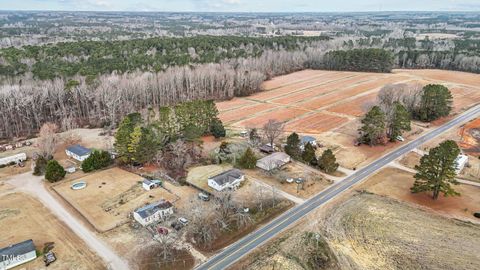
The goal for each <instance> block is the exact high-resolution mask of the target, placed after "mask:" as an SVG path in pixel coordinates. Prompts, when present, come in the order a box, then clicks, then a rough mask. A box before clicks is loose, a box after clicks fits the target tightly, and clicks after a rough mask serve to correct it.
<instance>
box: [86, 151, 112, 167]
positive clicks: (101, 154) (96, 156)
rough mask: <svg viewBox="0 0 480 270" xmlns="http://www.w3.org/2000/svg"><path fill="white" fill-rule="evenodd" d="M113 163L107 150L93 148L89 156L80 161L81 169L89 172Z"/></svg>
mask: <svg viewBox="0 0 480 270" xmlns="http://www.w3.org/2000/svg"><path fill="white" fill-rule="evenodd" d="M112 163H113V160H112V157H111V156H110V153H108V152H107V151H104V150H102V151H98V150H93V152H92V153H91V154H90V156H89V157H88V158H87V159H85V160H84V161H83V162H82V171H83V172H91V171H95V170H99V169H102V168H105V167H108V166H110V165H111V164H112Z"/></svg>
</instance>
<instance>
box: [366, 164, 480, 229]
mask: <svg viewBox="0 0 480 270" xmlns="http://www.w3.org/2000/svg"><path fill="white" fill-rule="evenodd" d="M413 182H414V178H413V174H412V173H410V172H405V171H402V170H399V169H393V168H387V169H383V170H381V171H380V172H378V173H377V174H376V175H374V176H372V177H371V178H370V179H368V180H367V181H366V182H365V183H364V184H362V185H361V187H359V188H358V189H366V190H367V191H369V192H372V193H375V194H378V195H383V196H388V197H391V198H394V199H397V200H401V201H405V202H409V203H413V204H416V205H420V206H422V207H424V208H425V209H428V210H430V211H433V212H436V213H439V214H441V215H443V216H446V217H452V218H457V219H462V220H466V221H471V222H476V223H479V224H480V220H479V219H478V218H475V217H474V216H473V213H475V212H478V211H480V188H478V187H473V186H470V185H458V186H454V189H455V190H456V191H458V192H460V194H461V196H460V197H443V195H441V196H440V197H439V198H438V199H437V200H436V201H434V200H432V198H431V194H429V193H418V194H412V193H411V192H410V187H411V186H412V185H413Z"/></svg>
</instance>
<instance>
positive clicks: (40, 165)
mask: <svg viewBox="0 0 480 270" xmlns="http://www.w3.org/2000/svg"><path fill="white" fill-rule="evenodd" d="M45 167H47V159H46V158H44V157H43V156H39V157H38V158H37V160H36V161H35V168H33V175H36V176H40V175H44V174H45Z"/></svg>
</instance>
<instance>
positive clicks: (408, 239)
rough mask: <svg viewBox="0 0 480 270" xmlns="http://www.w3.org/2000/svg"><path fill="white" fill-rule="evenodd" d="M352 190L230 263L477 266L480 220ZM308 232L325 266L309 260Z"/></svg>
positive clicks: (274, 266)
mask: <svg viewBox="0 0 480 270" xmlns="http://www.w3.org/2000/svg"><path fill="white" fill-rule="evenodd" d="M352 193H353V192H352ZM352 193H350V194H347V195H346V196H345V198H343V199H340V200H335V201H334V202H332V203H331V204H330V205H328V207H326V208H325V207H324V208H321V209H319V210H317V212H316V213H313V214H312V215H309V216H308V217H307V218H306V219H304V220H303V222H301V223H299V224H298V225H297V226H295V227H293V228H292V229H290V230H289V231H287V232H286V233H284V234H282V235H281V236H279V237H278V238H276V239H275V240H274V241H272V242H270V243H269V244H267V245H266V246H264V247H263V248H262V249H261V250H258V251H255V252H254V253H252V254H250V255H249V256H248V257H247V258H246V259H243V260H242V261H240V262H239V263H238V264H236V265H235V266H234V267H232V269H235V270H237V269H255V270H260V269H261V270H270V269H280V270H287V269H288V270H290V269H292V270H297V269H378V270H380V269H382V270H383V269H392V270H393V269H469V270H473V269H479V267H480V262H479V261H480V260H479V259H480V226H479V225H476V224H472V223H469V222H464V221H459V220H455V219H448V218H445V217H442V216H439V215H436V214H434V213H430V212H426V211H424V210H422V209H419V208H416V207H413V206H412V205H409V204H408V203H402V202H399V201H396V200H394V199H390V198H386V197H383V196H379V195H373V194H367V193H363V194H356V195H352ZM308 233H313V234H314V235H315V236H316V237H318V238H317V239H318V241H319V243H320V252H321V253H320V254H322V256H320V258H321V260H319V265H321V266H319V265H317V266H316V267H311V266H310V265H308V264H307V262H308V259H309V256H307V254H308V253H306V252H307V251H311V250H312V247H311V246H310V247H308V249H307V248H306V246H305V244H304V239H305V236H306V235H307V234H308ZM331 253H333V254H334V256H332V255H331ZM315 254H318V252H317V253H315Z"/></svg>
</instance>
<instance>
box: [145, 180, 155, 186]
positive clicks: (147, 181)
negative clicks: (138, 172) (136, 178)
mask: <svg viewBox="0 0 480 270" xmlns="http://www.w3.org/2000/svg"><path fill="white" fill-rule="evenodd" d="M143 183H144V184H145V185H151V184H153V183H152V181H150V180H148V179H143Z"/></svg>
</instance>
